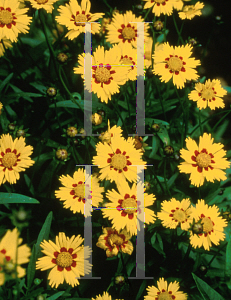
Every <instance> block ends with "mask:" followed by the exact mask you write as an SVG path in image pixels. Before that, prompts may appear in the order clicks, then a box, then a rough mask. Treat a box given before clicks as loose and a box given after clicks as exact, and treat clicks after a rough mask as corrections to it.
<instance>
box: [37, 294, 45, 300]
mask: <svg viewBox="0 0 231 300" xmlns="http://www.w3.org/2000/svg"><path fill="white" fill-rule="evenodd" d="M36 300H46V296H44V295H38V296H37V298H36Z"/></svg>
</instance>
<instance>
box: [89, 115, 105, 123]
mask: <svg viewBox="0 0 231 300" xmlns="http://www.w3.org/2000/svg"><path fill="white" fill-rule="evenodd" d="M91 122H92V124H93V125H100V124H101V123H102V122H103V118H102V116H101V115H99V114H97V113H94V114H93V115H92V116H91Z"/></svg>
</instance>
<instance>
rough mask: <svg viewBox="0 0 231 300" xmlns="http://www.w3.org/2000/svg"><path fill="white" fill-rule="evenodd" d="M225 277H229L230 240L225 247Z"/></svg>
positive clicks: (230, 266) (230, 267)
mask: <svg viewBox="0 0 231 300" xmlns="http://www.w3.org/2000/svg"><path fill="white" fill-rule="evenodd" d="M226 275H227V276H229V277H231V239H229V241H228V244H227V247H226Z"/></svg>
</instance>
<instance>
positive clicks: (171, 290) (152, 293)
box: [144, 278, 188, 300]
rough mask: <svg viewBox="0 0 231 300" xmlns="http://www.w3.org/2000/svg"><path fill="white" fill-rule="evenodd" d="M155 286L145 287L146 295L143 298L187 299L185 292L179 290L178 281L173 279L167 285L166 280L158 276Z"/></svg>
mask: <svg viewBox="0 0 231 300" xmlns="http://www.w3.org/2000/svg"><path fill="white" fill-rule="evenodd" d="M157 286H158V288H156V287H155V286H148V287H147V293H148V295H147V296H144V300H162V299H163V300H172V299H175V300H187V299H188V296H187V294H185V293H183V292H179V291H178V290H179V288H180V285H179V282H177V281H174V282H170V283H169V285H168V282H167V281H165V280H164V278H160V279H159V281H157Z"/></svg>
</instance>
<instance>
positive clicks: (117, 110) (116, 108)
mask: <svg viewBox="0 0 231 300" xmlns="http://www.w3.org/2000/svg"><path fill="white" fill-rule="evenodd" d="M111 103H112V105H113V107H114V108H115V110H116V112H117V113H118V115H119V117H120V119H121V121H122V123H123V126H124V128H125V131H126V134H127V135H128V129H127V126H126V124H125V122H124V120H123V118H122V116H121V113H120V111H119V109H118V107H117V105H116V104H114V103H113V101H111Z"/></svg>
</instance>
